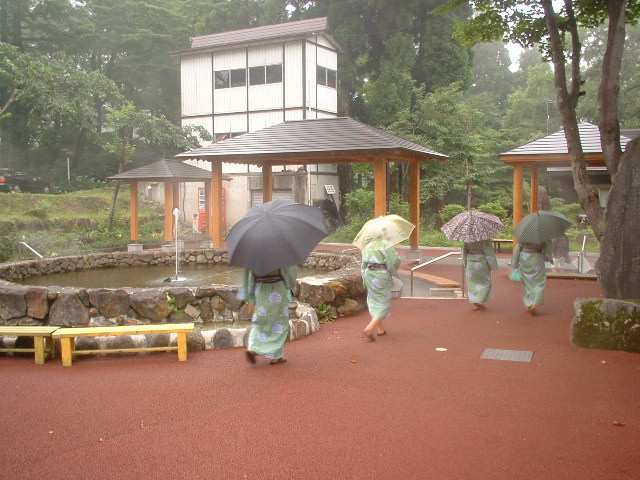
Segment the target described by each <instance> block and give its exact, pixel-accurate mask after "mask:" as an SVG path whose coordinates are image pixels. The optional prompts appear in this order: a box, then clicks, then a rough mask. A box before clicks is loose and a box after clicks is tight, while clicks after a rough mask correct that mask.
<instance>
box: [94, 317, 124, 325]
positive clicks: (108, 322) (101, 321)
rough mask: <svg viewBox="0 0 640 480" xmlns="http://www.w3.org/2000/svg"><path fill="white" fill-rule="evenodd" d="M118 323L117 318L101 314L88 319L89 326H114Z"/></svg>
mask: <svg viewBox="0 0 640 480" xmlns="http://www.w3.org/2000/svg"><path fill="white" fill-rule="evenodd" d="M117 325H118V319H117V318H108V319H107V318H105V317H102V316H96V317H91V318H90V319H89V326H90V327H115V326H117Z"/></svg>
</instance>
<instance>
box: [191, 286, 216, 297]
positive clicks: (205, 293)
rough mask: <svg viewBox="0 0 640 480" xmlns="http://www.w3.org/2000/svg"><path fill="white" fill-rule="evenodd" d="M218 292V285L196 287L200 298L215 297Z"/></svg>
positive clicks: (197, 295)
mask: <svg viewBox="0 0 640 480" xmlns="http://www.w3.org/2000/svg"><path fill="white" fill-rule="evenodd" d="M217 293H218V292H217V288H216V287H198V288H196V297H198V298H203V297H213V296H214V295H216V294H217Z"/></svg>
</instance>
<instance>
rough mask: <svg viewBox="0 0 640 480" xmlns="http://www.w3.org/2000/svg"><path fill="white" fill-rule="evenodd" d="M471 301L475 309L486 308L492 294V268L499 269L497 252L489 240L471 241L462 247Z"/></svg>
mask: <svg viewBox="0 0 640 480" xmlns="http://www.w3.org/2000/svg"><path fill="white" fill-rule="evenodd" d="M462 262H463V264H464V275H465V280H466V282H467V290H468V292H469V302H470V303H471V305H473V308H474V309H475V310H479V309H481V308H485V307H484V304H485V303H486V302H487V300H489V295H490V294H491V270H497V269H498V261H497V260H496V253H495V252H494V250H493V247H492V246H491V242H490V241H489V240H484V241H481V242H469V243H465V244H464V248H463V249H462Z"/></svg>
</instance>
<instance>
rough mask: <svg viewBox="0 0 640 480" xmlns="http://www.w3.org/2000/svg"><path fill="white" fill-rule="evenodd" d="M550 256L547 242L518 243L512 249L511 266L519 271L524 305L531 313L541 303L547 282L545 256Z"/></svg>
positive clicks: (533, 312)
mask: <svg viewBox="0 0 640 480" xmlns="http://www.w3.org/2000/svg"><path fill="white" fill-rule="evenodd" d="M550 256H551V245H550V243H549V242H545V243H542V244H534V243H518V245H516V248H515V249H514V251H513V260H512V262H511V266H512V268H513V269H514V270H517V271H519V272H520V277H521V278H522V283H523V284H524V297H523V301H524V306H525V307H526V308H527V311H528V312H529V313H530V314H531V315H535V314H536V307H537V306H538V305H542V302H543V297H544V287H545V285H546V282H547V270H546V267H545V265H544V261H545V258H547V257H550Z"/></svg>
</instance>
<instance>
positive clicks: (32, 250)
mask: <svg viewBox="0 0 640 480" xmlns="http://www.w3.org/2000/svg"><path fill="white" fill-rule="evenodd" d="M20 245H24V246H25V247H27V248H28V249H29V250H31V252H33V253H34V254H36V255H37V256H38V258H44V257H43V256H42V255H40V254H39V253H38V252H36V251H35V250H34V249H33V248H32V247H31V246H30V245H29V244H28V243H27V242H20Z"/></svg>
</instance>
